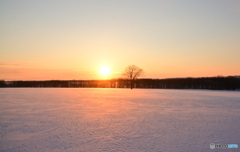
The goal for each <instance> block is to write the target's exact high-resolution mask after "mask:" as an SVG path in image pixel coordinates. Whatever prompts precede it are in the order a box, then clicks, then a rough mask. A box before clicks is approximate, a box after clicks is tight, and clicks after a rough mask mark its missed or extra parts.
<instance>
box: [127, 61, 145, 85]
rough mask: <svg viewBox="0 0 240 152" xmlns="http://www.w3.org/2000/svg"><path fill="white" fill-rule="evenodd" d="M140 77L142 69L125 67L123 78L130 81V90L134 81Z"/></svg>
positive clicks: (132, 66)
mask: <svg viewBox="0 0 240 152" xmlns="http://www.w3.org/2000/svg"><path fill="white" fill-rule="evenodd" d="M142 75H143V69H141V68H139V67H137V66H136V65H129V66H127V67H126V68H125V70H124V72H123V76H124V78H127V79H130V82H131V89H132V88H133V83H134V81H135V80H136V79H137V78H138V77H140V76H142Z"/></svg>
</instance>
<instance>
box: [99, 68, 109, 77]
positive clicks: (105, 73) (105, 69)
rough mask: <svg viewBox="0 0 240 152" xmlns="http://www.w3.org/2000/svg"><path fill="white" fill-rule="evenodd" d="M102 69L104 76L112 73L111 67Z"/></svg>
mask: <svg viewBox="0 0 240 152" xmlns="http://www.w3.org/2000/svg"><path fill="white" fill-rule="evenodd" d="M100 71H101V74H102V75H104V76H107V75H108V74H109V73H110V69H109V68H108V67H106V66H104V67H102V68H101V70H100Z"/></svg>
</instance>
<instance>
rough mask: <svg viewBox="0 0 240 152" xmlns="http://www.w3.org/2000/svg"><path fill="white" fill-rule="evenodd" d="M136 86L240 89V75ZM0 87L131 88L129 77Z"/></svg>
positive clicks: (142, 81) (144, 82)
mask: <svg viewBox="0 0 240 152" xmlns="http://www.w3.org/2000/svg"><path fill="white" fill-rule="evenodd" d="M133 84H134V88H149V89H210V90H240V77H239V76H238V77H234V76H229V77H204V78H171V79H137V80H135V81H134V82H133ZM0 87H8V88H11V87H54V88H55V87H59V88H130V87H131V81H130V80H127V79H111V80H48V81H4V80H0Z"/></svg>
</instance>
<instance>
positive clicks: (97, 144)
mask: <svg viewBox="0 0 240 152" xmlns="http://www.w3.org/2000/svg"><path fill="white" fill-rule="evenodd" d="M239 129H240V92H234V91H207V90H160V89H157V90H154V89H149V90H147V89H133V90H130V89H90V88H89V89H87V88H85V89H79V88H2V89H0V151H7V152H8V151H10V152H11V151H22V152H38V151H39V152H43V151H54V152H56V151H68V152H74V151H89V152H94V151H143V152H145V151H147V152H151V151H164V152H165V151H167V152H168V151H169V152H170V151H171V152H177V151H184V152H188V151H189V152H193V151H204V152H206V151H239V150H240V149H239V148H237V149H214V150H212V149H210V143H215V144H238V145H240V130H239Z"/></svg>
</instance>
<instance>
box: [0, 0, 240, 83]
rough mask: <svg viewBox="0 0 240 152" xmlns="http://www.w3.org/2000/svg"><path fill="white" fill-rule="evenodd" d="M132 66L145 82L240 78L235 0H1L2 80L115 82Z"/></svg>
mask: <svg viewBox="0 0 240 152" xmlns="http://www.w3.org/2000/svg"><path fill="white" fill-rule="evenodd" d="M131 64H135V65H137V66H139V67H141V68H143V69H144V71H145V73H146V74H145V77H147V78H175V77H205V76H218V75H223V76H227V75H239V74H240V1H239V0H198V1H195V0H194V1H193V0H175V1H169V0H168V1H167V0H166V1H160V0H159V1H158V0H154V1H152V0H119V1H118V0H101V1H100V0H95V1H93V0H86V1H80V0H1V1H0V79H4V80H52V79H54V80H57V79H64V80H72V79H109V78H118V77H120V75H121V73H122V71H123V70H124V68H125V67H126V66H128V65H131ZM102 66H108V67H109V68H110V69H111V74H110V75H109V76H108V77H103V76H102V75H101V74H100V72H99V70H100V68H101V67H102Z"/></svg>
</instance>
